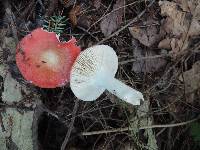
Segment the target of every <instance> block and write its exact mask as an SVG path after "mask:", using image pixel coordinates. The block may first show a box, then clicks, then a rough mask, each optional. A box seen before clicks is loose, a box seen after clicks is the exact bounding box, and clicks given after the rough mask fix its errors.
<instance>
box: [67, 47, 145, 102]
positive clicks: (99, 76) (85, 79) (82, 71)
mask: <svg viewBox="0 0 200 150" xmlns="http://www.w3.org/2000/svg"><path fill="white" fill-rule="evenodd" d="M117 69H118V58H117V55H116V53H115V51H114V50H113V49H112V48H111V47H109V46H107V45H97V46H93V47H90V48H88V49H86V50H84V51H83V52H81V53H80V55H79V56H78V57H77V59H76V61H75V63H74V65H73V67H72V70H71V75H70V86H71V89H72V91H73V93H74V94H75V95H76V97H78V98H79V99H82V100H85V101H92V100H95V99H97V98H98V97H99V96H100V95H101V94H102V93H103V92H104V91H105V89H107V90H108V91H110V92H111V93H112V94H114V95H116V96H117V97H119V98H120V99H122V100H124V101H126V102H128V103H131V104H133V105H140V100H144V98H143V95H142V93H140V92H139V91H137V90H135V89H133V88H131V87H129V86H127V85H125V84H124V83H122V82H121V81H119V80H117V79H115V78H114V76H115V74H116V72H117Z"/></svg>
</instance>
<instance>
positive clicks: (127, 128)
mask: <svg viewBox="0 0 200 150" xmlns="http://www.w3.org/2000/svg"><path fill="white" fill-rule="evenodd" d="M199 119H200V115H199V116H198V117H197V118H195V119H192V120H189V121H185V122H180V123H174V124H163V125H151V126H143V127H139V130H142V129H153V128H172V127H177V126H184V125H187V124H190V123H192V122H195V121H197V120H199ZM130 130H134V129H133V128H131V127H125V128H117V129H110V130H101V131H92V132H82V133H81V135H84V136H86V135H96V134H107V133H113V132H124V131H130Z"/></svg>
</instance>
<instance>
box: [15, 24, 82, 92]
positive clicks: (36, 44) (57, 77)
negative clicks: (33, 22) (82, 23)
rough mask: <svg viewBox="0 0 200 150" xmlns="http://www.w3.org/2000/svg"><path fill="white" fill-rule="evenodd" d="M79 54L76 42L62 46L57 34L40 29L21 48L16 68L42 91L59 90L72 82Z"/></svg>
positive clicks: (18, 47)
mask: <svg viewBox="0 0 200 150" xmlns="http://www.w3.org/2000/svg"><path fill="white" fill-rule="evenodd" d="M79 53H80V48H79V47H78V46H76V39H75V38H72V39H71V40H69V41H68V42H60V41H59V38H58V36H57V35H56V34H55V33H54V32H48V31H45V30H43V29H42V28H37V29H35V30H33V31H32V32H31V33H30V34H28V35H26V36H25V37H24V38H23V39H22V40H21V41H20V42H19V44H18V45H17V49H16V64H17V66H18V68H19V70H20V72H21V74H22V76H23V77H24V78H25V79H26V80H28V81H29V82H31V83H33V84H34V85H36V86H39V87H41V88H55V87H60V86H62V85H65V84H66V83H68V82H69V77H70V71H71V67H72V65H73V63H74V61H75V59H76V57H77V56H78V55H79Z"/></svg>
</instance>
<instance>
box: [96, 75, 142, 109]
mask: <svg viewBox="0 0 200 150" xmlns="http://www.w3.org/2000/svg"><path fill="white" fill-rule="evenodd" d="M100 78H101V79H100V80H98V81H100V82H99V83H97V84H98V85H99V86H102V87H104V88H105V89H107V90H108V91H109V92H111V93H112V94H114V95H116V96H117V97H119V98H120V99H122V100H124V101H126V102H128V103H131V104H133V105H140V101H143V100H144V98H143V95H142V93H141V92H139V91H137V90H135V89H133V88H131V87H130V86H127V85H125V84H124V83H122V82H121V81H119V80H117V79H116V78H114V77H111V76H109V75H108V76H104V77H102V76H101V77H100Z"/></svg>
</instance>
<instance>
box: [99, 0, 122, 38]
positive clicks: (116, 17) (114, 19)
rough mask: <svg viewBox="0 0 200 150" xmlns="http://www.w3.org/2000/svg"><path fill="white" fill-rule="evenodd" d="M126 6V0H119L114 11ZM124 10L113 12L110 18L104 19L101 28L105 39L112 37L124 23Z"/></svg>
mask: <svg viewBox="0 0 200 150" xmlns="http://www.w3.org/2000/svg"><path fill="white" fill-rule="evenodd" d="M123 5H124V0H117V1H116V4H114V6H113V10H115V9H118V8H120V7H122V6H123ZM122 16H123V8H121V9H118V10H116V11H114V12H111V13H110V14H109V15H108V16H106V17H105V18H104V19H102V21H101V23H100V28H101V31H102V33H103V34H104V36H105V37H107V36H109V35H111V33H112V32H114V31H115V30H116V29H117V28H118V27H119V26H120V24H121V23H122Z"/></svg>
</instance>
